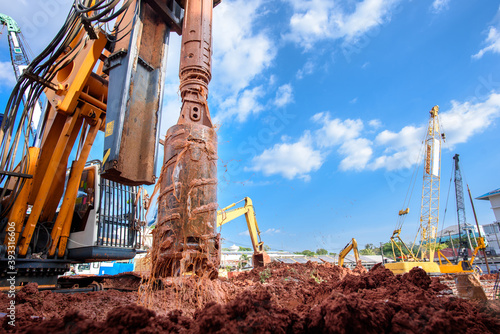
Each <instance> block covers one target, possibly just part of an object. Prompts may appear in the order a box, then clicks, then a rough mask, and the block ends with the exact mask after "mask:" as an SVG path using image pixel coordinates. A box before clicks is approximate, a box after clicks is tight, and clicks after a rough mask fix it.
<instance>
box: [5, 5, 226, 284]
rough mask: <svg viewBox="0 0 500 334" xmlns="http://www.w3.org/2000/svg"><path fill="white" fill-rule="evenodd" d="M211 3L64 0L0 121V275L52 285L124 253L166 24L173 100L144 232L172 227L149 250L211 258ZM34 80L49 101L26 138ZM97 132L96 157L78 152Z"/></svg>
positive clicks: (155, 120)
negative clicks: (175, 55)
mask: <svg viewBox="0 0 500 334" xmlns="http://www.w3.org/2000/svg"><path fill="white" fill-rule="evenodd" d="M219 2H220V1H217V0H124V1H116V0H100V1H95V0H75V1H74V4H73V6H72V7H71V10H70V12H69V14H68V17H67V19H66V21H65V23H64V25H63V27H62V28H61V30H60V31H59V32H58V34H57V35H56V36H55V37H54V39H53V40H52V42H51V43H50V44H49V45H48V46H47V48H46V49H45V50H44V51H42V53H41V54H40V55H38V56H37V57H36V58H35V59H33V61H32V62H31V63H30V64H29V65H28V67H27V68H26V69H25V70H24V71H23V72H22V74H21V75H20V77H19V80H18V82H17V84H16V86H15V88H14V90H13V93H12V95H11V98H10V99H9V101H8V103H7V106H6V112H5V117H4V119H3V120H2V125H1V127H0V139H1V145H0V237H1V238H2V239H3V240H4V244H3V245H2V246H1V247H0V269H1V270H0V275H1V276H2V277H5V276H6V275H10V276H12V277H14V276H15V282H16V285H21V284H24V283H27V282H31V281H37V282H39V283H40V284H54V282H55V280H57V276H58V275H61V274H62V273H64V272H65V271H68V269H69V267H70V264H73V263H82V262H95V261H106V260H121V259H130V258H133V257H134V256H135V254H136V249H137V248H138V247H139V246H140V239H141V227H142V226H143V225H144V221H143V220H144V217H141V216H140V215H139V214H138V213H139V212H140V211H141V205H142V201H141V199H140V198H141V197H140V196H141V194H140V191H139V190H138V189H137V186H139V185H148V184H154V183H155V181H156V177H155V166H156V157H157V151H158V147H159V124H160V117H161V105H162V97H163V82H164V79H165V71H166V58H167V49H168V43H169V36H170V32H171V31H174V32H176V33H178V34H182V36H183V37H182V43H183V44H182V56H181V67H180V77H181V87H180V91H181V96H182V100H183V106H182V111H181V116H180V118H179V122H178V124H177V125H176V126H174V127H173V128H171V129H170V130H169V131H168V133H167V138H166V143H165V163H164V165H163V169H162V174H161V176H160V181H161V182H162V183H161V186H162V193H161V194H160V204H159V205H160V214H159V220H160V223H159V228H158V230H157V231H156V232H160V231H164V232H165V234H167V235H164V234H155V237H156V239H155V242H156V245H161V246H162V247H163V246H164V245H165V242H166V240H164V238H165V237H166V238H167V239H168V237H170V236H172V234H173V235H174V236H175V237H176V239H175V242H174V243H173V245H175V247H174V248H169V249H167V247H163V248H162V249H161V251H160V252H159V253H158V254H160V255H161V256H160V258H157V259H158V260H161V259H163V258H164V257H166V258H168V259H171V260H172V261H171V262H169V263H172V268H178V267H179V264H180V263H181V262H180V260H181V259H182V260H183V261H184V262H182V263H181V264H185V266H186V267H193V266H194V267H196V268H195V269H200V268H205V267H207V265H208V266H209V267H210V268H212V269H213V268H215V270H216V269H217V267H218V261H219V236H218V235H217V234H216V233H215V231H216V209H217V200H216V184H217V175H216V171H217V170H216V160H217V137H216V133H215V130H214V128H213V125H212V122H211V120H210V114H209V111H208V107H207V96H208V88H207V87H208V83H209V81H210V77H211V63H210V57H211V23H212V8H213V6H215V5H217V4H218V3H219ZM112 22H115V25H114V28H113V29H112V30H109V28H107V27H108V24H109V23H112ZM26 92H28V97H27V98H25V93H26ZM42 92H44V93H45V95H46V97H47V100H48V104H47V108H46V110H44V113H43V115H42V120H43V121H42V126H41V128H40V141H39V142H38V143H35V145H32V143H33V142H35V141H34V140H33V131H32V120H33V113H34V109H35V105H36V104H37V103H38V97H39V96H40V94H41V93H42ZM23 99H25V101H24V103H23ZM21 106H22V107H21ZM99 131H102V132H104V152H103V160H102V162H92V163H91V164H87V159H88V157H89V154H90V150H91V148H92V146H93V144H94V141H95V139H96V136H97V134H98V132H99ZM75 156H76V157H75ZM73 157H75V160H74V161H72V162H71V161H70V158H73ZM168 228H170V229H168ZM203 256H205V258H203ZM190 261H191V262H190ZM193 263H195V264H194V265H193ZM167 272H168V273H169V274H172V273H173V272H174V270H169V271H164V272H162V273H161V274H162V275H164V274H167ZM212 272H214V270H212ZM1 282H2V283H8V282H7V280H5V279H2V280H1Z"/></svg>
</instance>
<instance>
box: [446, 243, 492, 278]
mask: <svg viewBox="0 0 500 334" xmlns="http://www.w3.org/2000/svg"><path fill="white" fill-rule="evenodd" d="M485 248H486V244H485V243H484V238H483V237H480V238H477V247H476V248H475V249H474V252H473V253H472V257H471V258H470V260H467V259H466V256H465V259H464V260H462V261H459V262H458V263H456V264H455V263H452V262H451V261H450V260H448V258H447V257H446V256H444V254H443V253H441V251H440V250H438V251H437V254H438V258H439V268H440V269H441V273H442V274H452V273H472V272H474V267H473V264H474V260H475V259H476V256H477V253H478V252H479V251H480V250H484V249H485ZM464 251H465V252H467V249H464ZM443 260H444V261H443Z"/></svg>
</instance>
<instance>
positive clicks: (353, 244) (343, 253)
mask: <svg viewBox="0 0 500 334" xmlns="http://www.w3.org/2000/svg"><path fill="white" fill-rule="evenodd" d="M351 250H352V251H353V253H354V258H355V259H356V265H357V264H358V263H359V262H360V261H361V260H360V258H359V252H358V243H357V242H356V239H354V238H352V240H351V241H349V243H348V244H347V245H346V246H345V247H344V249H342V250H341V251H340V253H339V266H340V267H342V266H343V265H344V259H345V257H346V256H347V254H349V252H350V251H351Z"/></svg>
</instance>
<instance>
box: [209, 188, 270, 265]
mask: <svg viewBox="0 0 500 334" xmlns="http://www.w3.org/2000/svg"><path fill="white" fill-rule="evenodd" d="M243 201H245V205H244V206H242V207H240V208H236V209H232V210H230V209H231V208H234V207H235V206H236V204H238V203H240V202H243ZM243 215H245V219H246V221H247V226H248V232H249V233H250V239H251V240H252V247H253V252H254V254H253V257H252V259H253V265H254V267H262V266H264V265H266V264H268V263H270V262H271V259H270V258H269V255H267V253H266V252H265V251H264V242H262V241H261V239H260V230H259V225H258V224H257V219H256V218H255V210H254V208H253V203H252V200H251V199H250V197H245V198H244V199H242V200H241V201H239V202H236V203H233V204H231V205H229V206H226V207H225V208H223V209H221V210H219V211H217V227H219V226H222V225H224V224H226V223H228V222H230V221H231V220H233V219H235V218H238V217H240V216H243Z"/></svg>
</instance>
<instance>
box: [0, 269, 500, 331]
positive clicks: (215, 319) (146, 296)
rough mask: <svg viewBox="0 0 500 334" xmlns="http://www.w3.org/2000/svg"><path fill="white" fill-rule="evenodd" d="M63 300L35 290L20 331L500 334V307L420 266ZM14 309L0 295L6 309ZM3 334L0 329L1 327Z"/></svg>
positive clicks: (245, 278) (278, 272)
mask: <svg viewBox="0 0 500 334" xmlns="http://www.w3.org/2000/svg"><path fill="white" fill-rule="evenodd" d="M164 284H165V286H166V288H165V289H164V290H161V291H152V290H151V289H150V287H148V286H147V285H145V286H144V287H143V288H142V289H141V290H140V291H139V292H120V291H115V290H108V291H101V292H90V293H77V294H69V295H68V294H58V293H53V292H49V291H41V292H40V291H38V290H37V289H36V285H35V284H29V285H28V286H26V287H24V288H23V289H22V290H21V291H19V292H18V293H17V296H16V323H15V324H16V326H15V327H12V326H10V325H9V324H8V321H9V319H8V318H5V317H4V319H3V323H2V327H1V328H2V329H3V330H5V331H8V332H13V333H101V334H102V333H165V332H167V333H168V332H172V333H469V332H475V333H500V304H499V303H498V302H499V301H498V300H496V301H488V302H480V301H471V300H465V299H461V298H458V297H455V296H453V295H451V291H450V290H449V288H448V287H447V286H445V285H443V284H441V283H440V282H439V279H438V278H432V279H431V278H429V276H427V275H426V273H425V272H424V271H422V270H421V269H413V270H412V271H411V272H410V273H409V274H405V275H402V276H401V275H398V276H394V275H393V274H392V273H391V272H390V271H389V270H387V269H385V268H383V267H380V266H377V267H375V268H373V269H372V270H370V271H369V272H366V270H364V268H362V267H361V268H357V269H355V270H353V271H351V270H349V269H346V268H341V267H338V266H334V265H330V264H324V265H322V264H316V263H307V264H293V265H285V264H279V263H272V264H271V265H269V266H268V267H267V268H265V269H254V270H252V271H250V272H244V273H242V274H240V275H238V276H236V277H234V278H231V279H223V278H221V279H217V280H213V281H210V280H201V279H195V278H184V279H182V280H181V279H178V280H165V281H164ZM8 303H9V299H8V297H7V296H6V295H4V294H2V295H1V296H0V309H2V310H5V309H6V308H7V305H8ZM0 331H1V330H0Z"/></svg>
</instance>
